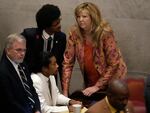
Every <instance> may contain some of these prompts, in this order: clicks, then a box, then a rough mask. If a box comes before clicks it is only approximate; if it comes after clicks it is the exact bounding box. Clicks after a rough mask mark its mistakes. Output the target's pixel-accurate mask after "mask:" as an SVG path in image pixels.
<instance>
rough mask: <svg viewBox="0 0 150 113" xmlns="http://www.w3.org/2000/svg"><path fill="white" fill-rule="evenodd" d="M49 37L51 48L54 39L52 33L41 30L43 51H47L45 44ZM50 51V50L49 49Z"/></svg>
mask: <svg viewBox="0 0 150 113" xmlns="http://www.w3.org/2000/svg"><path fill="white" fill-rule="evenodd" d="M49 37H51V38H52V40H51V49H52V48H53V39H54V34H52V35H49V34H47V33H46V31H45V30H43V32H42V38H43V39H44V45H43V46H44V47H43V51H47V46H48V38H49ZM50 51H51V50H50Z"/></svg>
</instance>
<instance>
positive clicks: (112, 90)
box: [86, 79, 134, 113]
mask: <svg viewBox="0 0 150 113" xmlns="http://www.w3.org/2000/svg"><path fill="white" fill-rule="evenodd" d="M128 98H129V89H128V86H127V84H126V83H125V82H124V81H122V80H119V79H112V80H111V81H110V82H109V84H108V89H107V96H106V97H105V98H104V99H102V100H100V101H99V102H97V103H95V104H94V105H92V106H91V107H90V108H89V109H88V110H87V112H86V113H134V108H133V105H132V103H131V101H128Z"/></svg>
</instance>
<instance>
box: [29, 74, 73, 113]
mask: <svg viewBox="0 0 150 113" xmlns="http://www.w3.org/2000/svg"><path fill="white" fill-rule="evenodd" d="M31 78H32V80H33V86H34V87H35V89H36V92H37V93H38V96H39V100H40V103H41V109H42V113H50V112H52V111H53V112H54V111H55V112H56V111H57V112H63V111H68V107H67V106H66V105H68V103H69V100H70V99H69V98H68V97H65V96H64V95H62V94H60V92H59V90H58V87H57V86H56V81H55V77H54V76H53V75H50V77H49V78H48V77H46V76H44V75H43V74H42V73H37V74H34V73H32V75H31ZM49 79H50V82H51V92H52V94H50V91H49V86H48V80H49ZM56 105H65V106H56Z"/></svg>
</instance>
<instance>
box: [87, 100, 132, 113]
mask: <svg viewBox="0 0 150 113" xmlns="http://www.w3.org/2000/svg"><path fill="white" fill-rule="evenodd" d="M126 108H128V110H129V113H134V110H133V106H132V104H131V103H130V102H128V104H127V106H126ZM86 113H111V111H110V109H109V106H108V104H107V103H106V100H105V98H104V99H102V100H101V101H99V102H97V103H95V104H94V105H93V106H91V107H90V108H89V109H88V110H87V111H86Z"/></svg>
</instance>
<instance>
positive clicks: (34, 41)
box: [22, 28, 66, 74]
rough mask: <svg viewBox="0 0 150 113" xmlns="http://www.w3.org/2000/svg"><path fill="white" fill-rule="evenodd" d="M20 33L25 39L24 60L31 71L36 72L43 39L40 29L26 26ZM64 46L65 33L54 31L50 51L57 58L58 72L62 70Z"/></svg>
mask: <svg viewBox="0 0 150 113" xmlns="http://www.w3.org/2000/svg"><path fill="white" fill-rule="evenodd" d="M22 35H24V36H25V38H26V40H27V53H26V57H25V62H26V63H27V64H28V65H29V68H30V71H31V72H36V71H37V69H38V67H37V66H38V55H39V53H40V52H41V51H43V44H44V40H43V38H42V31H41V30H39V29H38V28H27V29H24V31H23V33H22ZM65 48H66V35H65V34H64V33H63V32H57V33H55V34H54V43H53V48H52V52H53V54H54V55H55V57H56V59H57V63H58V65H59V68H58V70H59V73H60V74H61V70H62V61H63V54H64V51H65Z"/></svg>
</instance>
